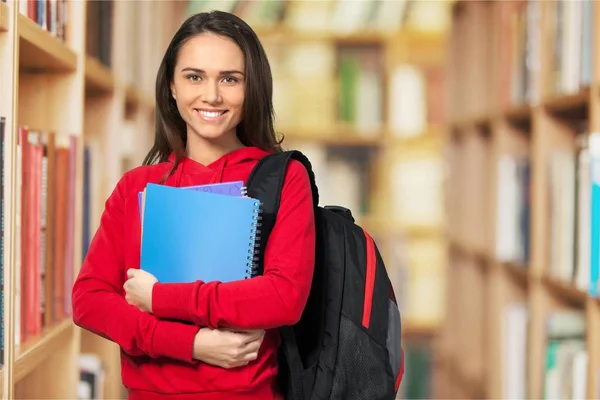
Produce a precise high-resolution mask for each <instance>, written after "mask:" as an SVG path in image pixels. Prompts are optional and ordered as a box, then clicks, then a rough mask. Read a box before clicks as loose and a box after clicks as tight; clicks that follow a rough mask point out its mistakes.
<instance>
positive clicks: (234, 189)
mask: <svg viewBox="0 0 600 400" xmlns="http://www.w3.org/2000/svg"><path fill="white" fill-rule="evenodd" d="M179 189H190V190H196V191H199V192H208V193H215V194H223V195H227V196H244V195H245V194H246V188H245V187H244V182H243V181H233V182H221V183H209V184H206V185H196V186H182V187H180V188H179ZM143 194H144V192H143V191H142V192H139V193H138V204H139V208H140V218H142V217H143V215H144V213H143V209H144V207H143V206H142V203H143V198H144V196H143Z"/></svg>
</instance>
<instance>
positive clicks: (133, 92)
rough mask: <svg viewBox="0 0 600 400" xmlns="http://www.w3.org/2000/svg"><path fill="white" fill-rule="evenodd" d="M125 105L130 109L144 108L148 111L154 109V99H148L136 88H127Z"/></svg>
mask: <svg viewBox="0 0 600 400" xmlns="http://www.w3.org/2000/svg"><path fill="white" fill-rule="evenodd" d="M125 105H126V106H127V107H128V108H130V109H137V108H138V107H144V108H146V109H148V110H151V109H153V108H154V99H153V98H150V99H149V98H146V97H145V96H144V95H143V94H142V93H141V92H140V91H139V90H138V88H136V87H135V86H131V85H130V86H127V88H126V89H125Z"/></svg>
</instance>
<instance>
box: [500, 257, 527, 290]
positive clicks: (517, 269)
mask: <svg viewBox="0 0 600 400" xmlns="http://www.w3.org/2000/svg"><path fill="white" fill-rule="evenodd" d="M501 265H502V266H503V267H504V268H506V270H507V271H508V272H509V273H510V274H511V275H512V276H514V277H515V278H516V279H517V280H518V281H519V282H521V283H522V284H523V285H525V286H526V285H528V284H529V280H530V269H529V268H528V267H527V265H524V264H522V263H518V262H514V261H513V262H502V263H501Z"/></svg>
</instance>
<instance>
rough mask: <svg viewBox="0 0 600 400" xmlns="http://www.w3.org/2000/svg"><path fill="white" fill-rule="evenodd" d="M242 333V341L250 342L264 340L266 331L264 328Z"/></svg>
mask: <svg viewBox="0 0 600 400" xmlns="http://www.w3.org/2000/svg"><path fill="white" fill-rule="evenodd" d="M241 335H243V336H244V338H243V341H242V343H244V344H248V343H251V342H254V341H257V340H261V341H262V338H263V337H264V335H265V331H264V330H263V329H259V330H253V331H246V332H244V333H241Z"/></svg>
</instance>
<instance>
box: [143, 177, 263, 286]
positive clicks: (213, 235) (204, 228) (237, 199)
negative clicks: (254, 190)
mask: <svg viewBox="0 0 600 400" xmlns="http://www.w3.org/2000/svg"><path fill="white" fill-rule="evenodd" d="M139 205H140V215H141V221H142V248H141V260H140V268H141V269H142V270H145V271H148V272H150V273H151V274H152V275H154V276H155V277H156V278H157V279H158V280H159V282H163V283H168V282H192V281H196V280H202V281H204V282H211V281H220V282H230V281H236V280H242V279H247V278H251V277H252V276H253V275H254V271H255V267H256V266H255V252H256V251H255V249H256V246H257V243H258V242H257V241H258V236H257V233H258V230H257V228H258V226H259V220H260V202H259V201H258V200H256V199H253V198H250V197H248V196H246V190H245V187H244V184H243V182H241V181H236V182H226V183H219V184H212V185H201V186H190V187H171V186H164V185H158V184H152V183H149V184H147V186H146V188H145V189H144V191H143V192H140V193H139Z"/></svg>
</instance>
